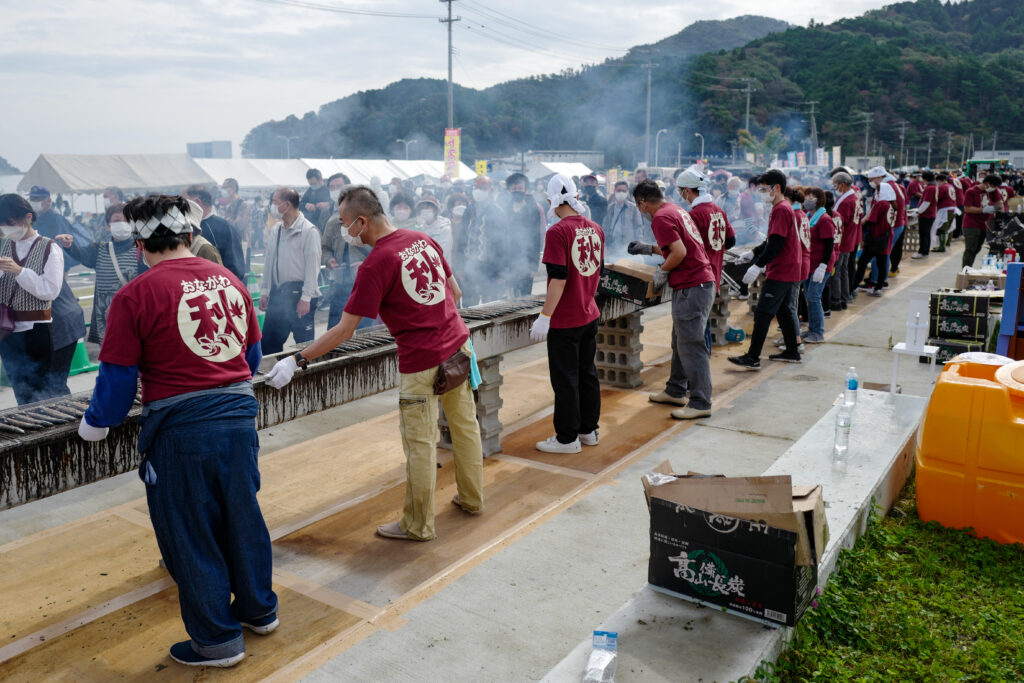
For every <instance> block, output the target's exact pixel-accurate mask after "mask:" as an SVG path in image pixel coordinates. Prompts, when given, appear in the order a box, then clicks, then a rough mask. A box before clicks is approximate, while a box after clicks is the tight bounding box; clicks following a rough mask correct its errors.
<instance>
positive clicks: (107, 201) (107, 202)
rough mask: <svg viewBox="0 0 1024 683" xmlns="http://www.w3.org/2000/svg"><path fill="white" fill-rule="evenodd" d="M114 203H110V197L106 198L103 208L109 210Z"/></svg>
mask: <svg viewBox="0 0 1024 683" xmlns="http://www.w3.org/2000/svg"><path fill="white" fill-rule="evenodd" d="M113 203H114V202H112V201H110V197H104V198H103V208H104V209H109V208H110V205H111V204H113Z"/></svg>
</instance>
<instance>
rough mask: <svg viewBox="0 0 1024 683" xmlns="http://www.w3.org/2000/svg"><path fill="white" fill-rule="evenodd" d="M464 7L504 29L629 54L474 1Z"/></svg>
mask: <svg viewBox="0 0 1024 683" xmlns="http://www.w3.org/2000/svg"><path fill="white" fill-rule="evenodd" d="M464 5H465V6H466V7H469V8H471V9H472V10H476V11H477V12H480V13H481V14H482V15H484V17H487V18H490V19H491V20H493V21H497V22H498V23H500V24H502V25H503V26H505V27H506V28H510V29H513V30H516V31H521V32H523V33H534V34H544V35H547V36H549V37H550V38H556V39H558V41H559V42H560V43H567V44H571V45H577V46H579V47H584V48H589V49H593V50H600V51H602V52H629V49H628V48H627V49H624V48H619V47H610V46H608V45H600V44H598V43H592V42H589V41H584V40H577V39H575V38H572V37H571V36H567V35H565V34H564V33H556V32H555V31H549V30H547V29H545V28H541V27H539V26H536V25H534V24H530V23H528V22H525V21H523V20H521V19H517V18H516V17H514V16H512V15H510V14H505V13H504V12H501V11H499V10H496V9H493V8H490V7H487V6H485V5H483V4H481V3H479V2H474V0H464Z"/></svg>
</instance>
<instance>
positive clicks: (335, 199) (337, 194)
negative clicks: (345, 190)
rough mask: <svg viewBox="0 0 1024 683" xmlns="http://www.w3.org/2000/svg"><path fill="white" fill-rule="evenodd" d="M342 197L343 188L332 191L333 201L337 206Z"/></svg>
mask: <svg viewBox="0 0 1024 683" xmlns="http://www.w3.org/2000/svg"><path fill="white" fill-rule="evenodd" d="M340 196H341V188H338V189H337V190H331V201H332V202H334V203H335V204H337V203H338V197H340Z"/></svg>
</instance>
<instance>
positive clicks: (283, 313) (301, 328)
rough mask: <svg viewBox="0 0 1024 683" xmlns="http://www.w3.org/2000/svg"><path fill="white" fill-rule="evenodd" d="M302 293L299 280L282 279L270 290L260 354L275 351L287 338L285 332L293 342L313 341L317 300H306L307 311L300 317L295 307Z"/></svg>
mask: <svg viewBox="0 0 1024 683" xmlns="http://www.w3.org/2000/svg"><path fill="white" fill-rule="evenodd" d="M301 297H302V283H301V282H285V283H284V284H282V285H279V286H277V287H275V288H273V289H272V290H270V296H269V299H270V303H269V304H268V305H267V315H266V317H265V318H264V319H263V341H262V344H261V346H262V349H263V355H264V356H266V355H268V354H271V353H278V352H279V351H281V349H283V348H284V343H285V342H286V341H288V335H289V334H290V335H292V336H293V337H294V338H295V343H296V344H301V343H302V342H308V341H313V317H314V315H315V314H316V305H317V302H318V300H317V299H313V300H312V301H310V302H309V313H307V314H306V315H304V316H302V317H301V318H300V317H299V314H298V312H297V311H296V310H295V307H296V306H297V305H298V303H299V299H300V298H301Z"/></svg>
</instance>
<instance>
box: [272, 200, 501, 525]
mask: <svg viewBox="0 0 1024 683" xmlns="http://www.w3.org/2000/svg"><path fill="white" fill-rule="evenodd" d="M339 218H340V220H341V222H342V224H343V225H344V226H345V227H344V229H343V234H344V235H346V241H348V243H349V244H352V245H366V246H368V247H370V255H369V256H367V257H366V261H364V262H363V265H362V267H361V268H360V269H359V272H358V273H357V274H356V282H355V287H354V288H353V290H352V296H351V297H349V300H348V303H347V304H345V313H344V314H343V315H342V317H341V322H339V323H338V324H337V325H335V326H334V327H332V328H330V329H329V330H327V332H325V333H324V334H323V335H322V336H321V337H320V338H319V339H317V340H316V341H314V342H313V343H312V344H310V345H309V346H307V347H306V348H305V349H303V350H302V351H300V352H298V353H296V354H294V355H292V356H288V357H287V358H284V359H282V360H280V361H278V362H277V364H276V365H274V367H273V368H272V369H271V371H270V372H269V373H267V383H268V384H270V386H272V387H274V388H276V389H280V388H282V387H284V386H285V385H286V384H288V382H290V381H291V379H292V377H293V376H294V375H295V372H296V371H297V370H298V368H300V367H305V366H306V364H308V363H309V361H312V360H315V359H317V358H319V357H320V356H322V355H324V354H325V353H327V352H328V351H331V350H332V349H334V348H335V347H337V346H338V344H341V343H342V342H344V341H346V340H347V339H349V338H351V337H352V334H353V333H354V332H355V330H356V327H357V325H358V324H359V321H360V320H361V319H362V318H376V317H377V316H378V315H379V316H380V317H381V319H382V320H383V321H384V324H385V325H386V326H387V328H388V330H389V331H390V332H391V334H392V335H394V337H395V343H396V344H397V346H398V372H399V375H400V377H399V388H398V404H399V405H398V412H399V428H400V430H401V432H402V447H403V448H404V450H405V457H406V475H407V476H406V489H405V491H406V493H405V503H404V505H403V507H402V517H401V519H400V520H399V521H396V522H392V523H390V524H381V525H380V526H378V527H377V534H378V535H380V536H383V537H385V538H393V539H398V540H407V541H430V540H432V539H434V538H436V537H437V532H436V530H435V528H434V491H435V488H436V483H437V466H436V461H437V447H436V444H437V404H438V394H439V393H440V392H443V393H440V402H441V405H442V407H443V408H444V414H445V417H446V418H447V420H448V425H449V428H450V429H451V438H452V456H453V461H454V465H455V483H456V486H457V487H458V494H457V495H456V496H455V497H454V498H453V499H452V503H453V504H454V505H455V506H457V507H458V508H460V509H461V510H462V511H463V512H465V513H467V514H477V513H479V512H481V511H482V510H483V504H484V503H483V449H482V445H481V442H480V427H479V425H478V424H477V421H476V404H475V402H474V401H473V390H472V389H471V388H470V382H469V381H468V377H467V375H468V373H469V362H470V361H469V356H470V355H471V354H472V351H471V349H470V346H469V345H468V342H469V329H468V328H467V327H466V323H465V322H463V320H462V318H461V317H460V316H459V313H458V310H457V309H456V305H455V304H456V301H458V299H459V297H460V296H461V292H460V291H459V284H458V282H457V281H456V279H455V276H454V275H453V274H452V271H451V268H450V266H449V265H448V262H447V261H446V260H445V258H444V255H443V254H442V253H441V248H440V246H439V245H438V244H437V242H435V241H434V240H433V239H431V238H430V237H429V236H427V235H424V234H423V233H421V232H417V231H415V230H403V229H399V228H396V227H395V226H393V225H392V224H391V223H390V222H389V221H388V219H387V216H385V215H384V210H383V208H382V207H381V205H380V202H378V201H377V197H376V196H375V195H374V193H373V191H372V190H371V189H370V188H368V187H365V186H362V185H356V186H352V187H348V188H346V189H345V191H344V192H343V193H342V195H341V206H340V208H339ZM410 273H412V274H413V277H409V276H408V275H409V274H410ZM463 361H464V362H465V364H464V365H462V366H461V368H460V367H453V366H456V365H461V363H462V362H463ZM462 369H465V372H466V374H462V371H461V370H462ZM439 372H440V373H442V379H443V378H445V377H447V378H448V379H447V381H444V382H442V386H437V385H436V384H435V381H436V380H437V378H438V374H439Z"/></svg>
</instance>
